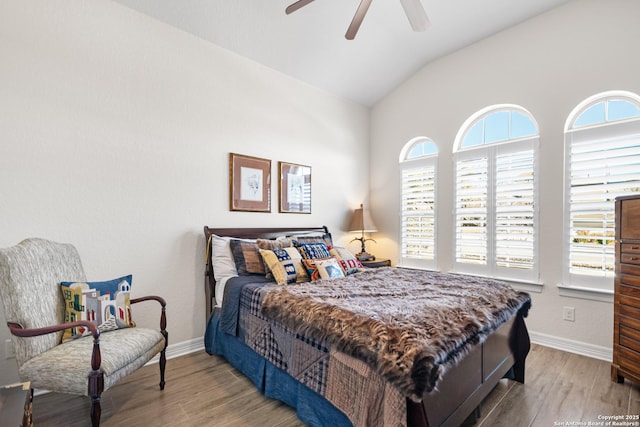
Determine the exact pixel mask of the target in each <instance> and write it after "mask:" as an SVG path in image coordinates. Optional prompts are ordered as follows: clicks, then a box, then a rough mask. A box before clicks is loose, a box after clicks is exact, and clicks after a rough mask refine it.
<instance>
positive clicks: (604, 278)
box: [563, 91, 640, 292]
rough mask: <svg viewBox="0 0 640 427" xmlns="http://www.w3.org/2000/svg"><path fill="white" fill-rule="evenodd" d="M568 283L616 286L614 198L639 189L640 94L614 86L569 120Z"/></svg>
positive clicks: (608, 288)
mask: <svg viewBox="0 0 640 427" xmlns="http://www.w3.org/2000/svg"><path fill="white" fill-rule="evenodd" d="M565 177H566V178H565V206H564V217H565V218H564V219H565V221H564V226H565V242H564V251H563V252H564V255H565V259H564V279H563V281H564V284H565V285H567V286H569V287H578V288H587V289H591V290H595V291H604V292H612V291H613V276H614V256H615V244H614V240H615V212H614V201H615V198H616V197H618V196H624V195H628V194H633V193H639V192H640V97H638V95H635V94H633V93H630V92H622V91H612V92H605V93H601V94H598V95H595V96H592V97H590V98H588V99H586V100H585V101H583V102H582V103H580V104H579V105H578V106H577V107H576V108H575V109H574V110H573V111H572V112H571V114H570V115H569V117H568V119H567V122H566V124H565Z"/></svg>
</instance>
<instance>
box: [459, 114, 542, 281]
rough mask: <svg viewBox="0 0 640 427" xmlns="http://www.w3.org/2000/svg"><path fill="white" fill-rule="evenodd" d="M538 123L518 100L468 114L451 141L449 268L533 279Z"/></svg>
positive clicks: (536, 259) (536, 243) (511, 277)
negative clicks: (452, 194) (452, 190)
mask: <svg viewBox="0 0 640 427" xmlns="http://www.w3.org/2000/svg"><path fill="white" fill-rule="evenodd" d="M538 142H539V136H538V126H537V124H536V123H535V121H534V119H533V117H532V116H531V114H530V113H529V112H528V111H526V110H525V109H523V108H522V107H519V106H517V105H495V106H491V107H487V108H485V109H483V110H480V111H478V112H477V113H476V114H474V115H472V116H471V117H470V118H469V119H468V120H467V121H466V122H465V123H464V124H463V126H462V127H461V128H460V130H459V131H458V135H457V137H456V141H455V145H454V160H455V236H454V238H455V258H454V270H455V271H458V272H461V273H471V274H479V275H485V276H491V277H501V278H506V279H517V280H526V281H537V280H538V255H537V248H538V242H537V234H538V209H537V198H538V195H537V191H538V190H537V188H538V185H537V181H538V179H537V172H536V164H537V161H538Z"/></svg>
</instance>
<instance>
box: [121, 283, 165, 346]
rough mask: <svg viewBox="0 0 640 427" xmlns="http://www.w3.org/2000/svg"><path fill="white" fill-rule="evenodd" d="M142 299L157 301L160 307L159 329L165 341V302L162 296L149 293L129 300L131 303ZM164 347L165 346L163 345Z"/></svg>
mask: <svg viewBox="0 0 640 427" xmlns="http://www.w3.org/2000/svg"><path fill="white" fill-rule="evenodd" d="M143 301H158V302H159V303H160V306H161V307H162V311H161V313H160V331H161V332H162V335H164V338H165V341H166V340H167V331H166V329H167V314H166V311H167V302H166V301H165V300H164V298H162V297H158V296H155V295H150V296H146V297H140V298H133V299H131V300H130V302H131V304H135V303H138V302H143ZM165 347H166V346H165Z"/></svg>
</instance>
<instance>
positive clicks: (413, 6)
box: [285, 0, 430, 40]
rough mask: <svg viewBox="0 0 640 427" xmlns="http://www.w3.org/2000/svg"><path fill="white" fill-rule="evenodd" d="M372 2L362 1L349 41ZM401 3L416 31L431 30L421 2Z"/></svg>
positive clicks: (301, 4)
mask: <svg viewBox="0 0 640 427" xmlns="http://www.w3.org/2000/svg"><path fill="white" fill-rule="evenodd" d="M313 1H314V0H298V1H296V2H295V3H292V4H290V5H289V6H288V7H287V8H286V9H285V12H286V14H287V15H289V14H290V13H293V12H295V11H296V10H298V9H300V8H302V7H304V6H306V5H308V4H309V3H311V2H313ZM372 1H373V0H361V1H360V5H359V6H358V9H357V10H356V14H355V15H354V17H353V20H352V21H351V25H349V28H348V29H347V33H346V34H345V35H344V36H345V38H346V39H347V40H353V39H354V38H355V37H356V34H357V33H358V29H359V28H360V25H361V24H362V20H363V19H364V16H365V15H366V13H367V10H368V9H369V6H370V5H371V2H372ZM400 3H402V7H403V8H404V12H405V13H406V14H407V18H409V23H410V24H411V28H413V30H414V31H424V30H426V29H427V28H429V25H430V24H429V18H428V17H427V13H426V12H425V11H424V7H422V3H420V0H400Z"/></svg>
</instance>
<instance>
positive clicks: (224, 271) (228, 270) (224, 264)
mask: <svg viewBox="0 0 640 427" xmlns="http://www.w3.org/2000/svg"><path fill="white" fill-rule="evenodd" d="M231 239H234V240H242V241H243V242H254V243H255V240H252V239H238V238H236V237H226V236H224V237H220V236H217V235H215V234H212V235H211V265H212V266H213V278H214V279H216V282H219V281H220V280H222V279H223V278H225V277H234V276H237V275H238V270H237V269H236V263H235V261H234V260H233V253H232V252H231V243H230V242H231Z"/></svg>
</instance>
